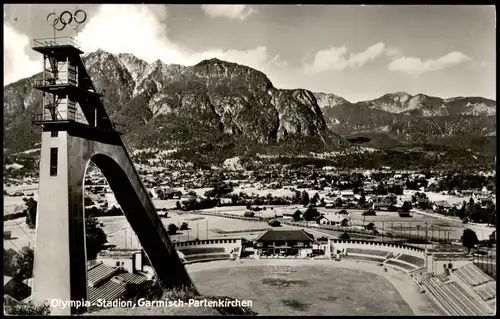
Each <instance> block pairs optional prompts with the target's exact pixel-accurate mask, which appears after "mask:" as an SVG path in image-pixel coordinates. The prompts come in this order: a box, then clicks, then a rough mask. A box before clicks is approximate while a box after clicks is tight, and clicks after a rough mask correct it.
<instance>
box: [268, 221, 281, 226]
mask: <svg viewBox="0 0 500 319" xmlns="http://www.w3.org/2000/svg"><path fill="white" fill-rule="evenodd" d="M268 224H269V226H271V227H279V226H280V225H281V223H280V222H279V220H277V219H273V220H270V221H269V222H268Z"/></svg>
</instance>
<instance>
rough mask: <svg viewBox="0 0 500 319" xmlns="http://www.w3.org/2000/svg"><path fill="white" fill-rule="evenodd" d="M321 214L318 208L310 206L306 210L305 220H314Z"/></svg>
mask: <svg viewBox="0 0 500 319" xmlns="http://www.w3.org/2000/svg"><path fill="white" fill-rule="evenodd" d="M319 216H320V214H319V212H318V210H317V209H316V208H313V207H309V208H308V209H307V210H306V211H305V212H304V216H303V217H304V220H307V221H313V220H316V218H318V217H319Z"/></svg>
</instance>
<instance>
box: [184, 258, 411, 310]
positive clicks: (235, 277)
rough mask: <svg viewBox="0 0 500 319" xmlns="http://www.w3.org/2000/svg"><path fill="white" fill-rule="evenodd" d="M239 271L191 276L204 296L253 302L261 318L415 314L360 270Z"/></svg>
mask: <svg viewBox="0 0 500 319" xmlns="http://www.w3.org/2000/svg"><path fill="white" fill-rule="evenodd" d="M285 268H291V271H292V272H290V273H286V274H281V273H276V272H275V271H276V270H275V267H272V266H261V267H255V266H254V267H234V268H223V269H213V270H205V271H198V272H190V276H191V278H192V280H193V281H194V283H195V285H196V286H197V288H198V289H199V291H200V293H202V294H210V295H221V296H231V297H234V298H237V299H240V300H251V301H252V310H254V311H256V312H258V313H259V315H290V316H303V315H336V316H344V315H387V316H391V315H392V316H394V315H412V314H413V312H412V310H411V309H410V307H409V306H408V304H407V303H406V302H405V301H404V300H403V298H402V297H401V295H400V294H399V293H398V292H397V290H396V289H395V287H394V286H393V285H392V284H391V283H390V282H389V281H388V280H387V279H386V278H384V277H382V276H379V275H376V274H373V273H368V272H365V271H361V270H356V269H342V268H333V267H328V266H319V265H318V266H298V267H293V266H292V267H286V266H285Z"/></svg>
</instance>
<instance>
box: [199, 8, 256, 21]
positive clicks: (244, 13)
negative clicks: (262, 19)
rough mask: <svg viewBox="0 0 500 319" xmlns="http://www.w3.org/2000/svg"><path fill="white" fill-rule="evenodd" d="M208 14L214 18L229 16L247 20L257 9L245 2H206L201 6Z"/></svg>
mask: <svg viewBox="0 0 500 319" xmlns="http://www.w3.org/2000/svg"><path fill="white" fill-rule="evenodd" d="M201 8H202V9H203V11H204V12H205V14H206V15H207V16H209V17H210V18H212V19H215V18H227V19H234V20H245V19H246V18H248V17H249V16H250V15H251V14H253V13H256V12H257V10H255V9H253V8H250V7H249V6H246V5H243V4H231V5H213V4H204V5H202V6H201Z"/></svg>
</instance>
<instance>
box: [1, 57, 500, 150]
mask: <svg viewBox="0 0 500 319" xmlns="http://www.w3.org/2000/svg"><path fill="white" fill-rule="evenodd" d="M83 60H84V64H85V66H86V68H87V70H88V72H89V74H90V75H91V77H92V79H93V82H94V84H95V86H96V87H97V89H98V90H99V91H100V92H101V93H102V94H103V102H104V105H105V106H106V108H107V111H108V114H109V115H110V116H111V118H112V119H113V121H115V122H117V123H119V124H121V125H122V126H118V128H121V130H122V131H123V133H124V138H125V141H126V142H127V143H128V144H129V145H131V146H132V147H135V148H137V147H157V148H163V149H172V148H177V149H188V150H190V151H192V152H195V153H199V154H204V155H203V156H208V155H207V154H209V153H210V152H211V151H213V150H215V149H216V150H219V151H223V152H226V153H227V155H230V154H233V155H234V154H240V153H245V152H249V151H254V152H255V151H259V152H271V153H272V152H278V153H279V152H295V153H297V152H298V153H301V152H309V151H315V152H324V151H330V150H339V149H345V148H346V147H349V145H363V146H369V147H375V148H388V147H394V146H405V145H415V144H441V145H457V146H460V147H465V148H474V149H475V150H477V151H481V150H482V148H485V147H486V148H487V149H488V150H490V151H491V147H494V144H495V142H496V116H495V114H496V102H495V101H492V100H488V99H485V98H481V97H457V98H452V99H442V98H438V97H432V96H427V95H424V94H417V95H415V96H412V95H410V94H408V93H405V92H397V93H390V94H386V95H384V96H382V97H380V98H378V99H374V100H371V101H363V102H357V103H351V102H349V101H347V100H346V99H344V98H342V97H340V96H337V95H334V94H330V93H314V92H311V91H309V90H306V89H295V90H284V89H278V88H275V87H274V86H273V84H272V83H271V81H270V80H269V79H268V77H267V76H266V75H265V74H264V73H262V72H260V71H258V70H255V69H252V68H250V67H247V66H244V65H239V64H236V63H230V62H226V61H221V60H218V59H209V60H204V61H201V62H200V63H198V64H196V65H193V66H182V65H176V64H165V63H163V62H161V61H159V60H157V61H155V62H153V63H150V64H148V63H146V62H145V61H143V60H141V59H138V58H137V57H135V56H134V55H132V54H117V55H115V54H110V53H108V52H105V51H102V50H98V51H96V52H92V53H90V54H87V55H85V56H84V57H83ZM39 78H41V73H40V74H36V75H34V76H32V77H30V78H26V79H22V80H19V81H17V82H15V83H12V84H9V85H7V86H5V87H4V127H5V130H4V132H5V135H4V136H5V138H4V150H5V151H7V152H9V151H13V152H14V151H15V152H17V151H22V150H26V149H30V148H33V147H34V146H35V145H36V143H39V141H40V129H39V128H38V127H36V126H34V125H33V124H31V120H32V117H33V115H34V114H36V113H40V111H41V103H42V101H41V93H40V92H39V91H38V90H36V89H34V88H33V84H34V82H35V80H36V79H39ZM360 89H362V88H360ZM493 150H494V149H493Z"/></svg>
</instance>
